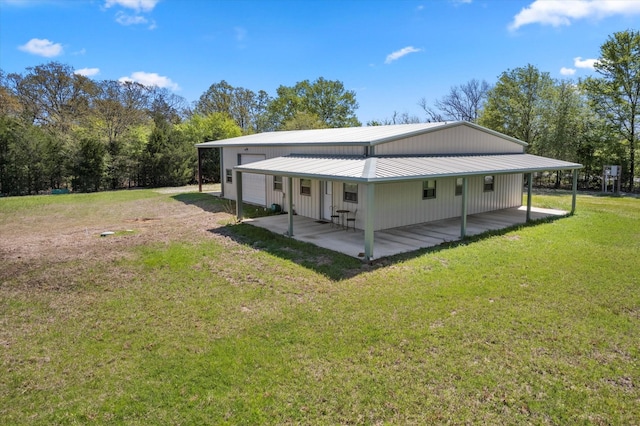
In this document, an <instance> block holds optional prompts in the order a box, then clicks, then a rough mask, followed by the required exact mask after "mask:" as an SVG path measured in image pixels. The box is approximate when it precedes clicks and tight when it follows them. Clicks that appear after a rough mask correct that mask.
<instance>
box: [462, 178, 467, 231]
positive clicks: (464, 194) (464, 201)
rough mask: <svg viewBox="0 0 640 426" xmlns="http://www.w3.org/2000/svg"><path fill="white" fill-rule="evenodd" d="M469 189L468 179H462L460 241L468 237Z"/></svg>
mask: <svg viewBox="0 0 640 426" xmlns="http://www.w3.org/2000/svg"><path fill="white" fill-rule="evenodd" d="M467 187H468V179H467V178H466V177H463V178H462V212H461V213H460V219H461V220H460V239H462V238H464V237H466V236H467Z"/></svg>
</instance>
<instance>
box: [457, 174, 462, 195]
mask: <svg viewBox="0 0 640 426" xmlns="http://www.w3.org/2000/svg"><path fill="white" fill-rule="evenodd" d="M463 180H464V179H463V178H456V195H462V181H463Z"/></svg>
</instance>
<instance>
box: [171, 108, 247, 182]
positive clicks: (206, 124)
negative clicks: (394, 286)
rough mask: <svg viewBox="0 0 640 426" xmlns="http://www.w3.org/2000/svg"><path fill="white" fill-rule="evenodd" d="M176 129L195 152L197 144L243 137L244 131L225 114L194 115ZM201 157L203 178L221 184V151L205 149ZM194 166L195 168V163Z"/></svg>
mask: <svg viewBox="0 0 640 426" xmlns="http://www.w3.org/2000/svg"><path fill="white" fill-rule="evenodd" d="M175 127H176V131H178V132H180V133H181V134H182V135H183V138H184V140H186V141H188V143H189V149H190V150H191V151H193V150H194V149H193V145H194V144H196V143H202V142H208V141H216V140H220V139H227V138H233V137H236V136H240V135H242V130H241V129H240V127H239V126H238V125H237V124H236V122H235V121H234V120H232V119H231V118H229V117H228V116H227V115H226V114H223V113H211V114H208V115H206V116H202V115H199V114H194V115H193V116H191V117H190V118H189V120H187V121H185V122H184V123H181V124H179V125H177V126H175ZM200 155H201V158H200V161H201V162H202V176H203V178H205V179H208V180H210V181H212V182H220V149H219V148H211V149H205V150H202V152H201V153H200ZM193 166H194V168H195V163H194V165H193ZM194 173H195V169H194Z"/></svg>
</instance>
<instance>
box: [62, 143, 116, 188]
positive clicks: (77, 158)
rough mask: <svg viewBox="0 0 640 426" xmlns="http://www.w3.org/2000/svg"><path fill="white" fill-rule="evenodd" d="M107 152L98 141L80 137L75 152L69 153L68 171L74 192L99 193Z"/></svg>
mask: <svg viewBox="0 0 640 426" xmlns="http://www.w3.org/2000/svg"><path fill="white" fill-rule="evenodd" d="M106 153H107V150H106V148H105V146H104V144H103V143H102V142H101V141H100V140H96V139H94V138H91V137H82V138H81V139H80V140H79V141H78V144H77V147H76V150H75V151H74V152H72V153H71V155H70V156H69V157H70V160H69V162H70V164H69V170H70V172H71V174H72V176H73V177H72V179H71V185H72V187H73V190H74V191H78V192H93V191H99V190H100V187H101V185H102V179H103V174H104V170H105V154H106Z"/></svg>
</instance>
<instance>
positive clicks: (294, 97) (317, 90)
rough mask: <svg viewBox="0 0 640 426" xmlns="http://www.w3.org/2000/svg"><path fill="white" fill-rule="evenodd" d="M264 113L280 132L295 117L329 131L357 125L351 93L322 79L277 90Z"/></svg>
mask: <svg viewBox="0 0 640 426" xmlns="http://www.w3.org/2000/svg"><path fill="white" fill-rule="evenodd" d="M267 109H268V112H269V118H270V123H271V124H272V125H273V126H274V128H275V129H282V128H283V127H284V126H285V124H286V123H287V122H289V123H290V124H291V123H292V121H291V120H293V119H294V117H295V116H296V114H298V113H306V114H310V115H315V116H317V117H318V118H319V120H320V121H321V122H323V123H324V124H325V125H326V127H330V128H333V127H354V126H360V125H361V123H360V122H359V121H358V119H357V117H356V115H355V110H356V109H358V102H356V95H355V92H354V91H352V90H345V88H344V85H343V84H342V82H340V81H337V80H336V81H332V80H325V79H324V78H322V77H320V78H318V79H317V80H315V81H314V82H309V80H304V81H301V82H298V83H296V85H295V86H293V87H287V86H280V87H278V89H277V96H276V98H275V99H273V101H272V102H270V103H269V106H268V108H267Z"/></svg>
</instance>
